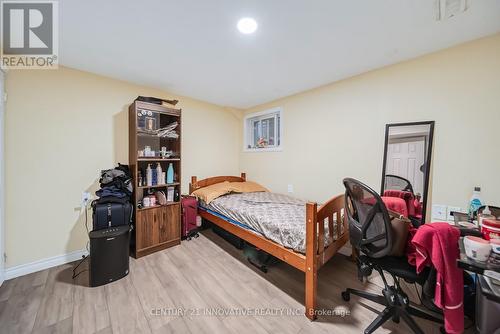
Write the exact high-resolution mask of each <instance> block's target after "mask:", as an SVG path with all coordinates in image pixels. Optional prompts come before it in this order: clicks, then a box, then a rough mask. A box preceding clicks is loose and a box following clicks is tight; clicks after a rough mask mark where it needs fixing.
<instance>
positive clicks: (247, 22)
mask: <svg viewBox="0 0 500 334" xmlns="http://www.w3.org/2000/svg"><path fill="white" fill-rule="evenodd" d="M237 27H238V30H239V31H240V32H241V33H242V34H252V33H254V32H255V30H257V21H255V20H254V19H252V18H251V17H244V18H242V19H240V20H239V21H238V25H237Z"/></svg>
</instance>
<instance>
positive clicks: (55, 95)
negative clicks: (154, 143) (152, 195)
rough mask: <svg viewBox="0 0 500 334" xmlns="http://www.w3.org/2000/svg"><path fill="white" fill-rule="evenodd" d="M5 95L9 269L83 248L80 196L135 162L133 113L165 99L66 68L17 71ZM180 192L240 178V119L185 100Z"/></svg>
mask: <svg viewBox="0 0 500 334" xmlns="http://www.w3.org/2000/svg"><path fill="white" fill-rule="evenodd" d="M6 90H7V94H8V101H7V105H6V127H5V128H6V134H5V136H6V151H5V153H6V177H5V179H6V193H5V195H6V196H5V198H6V235H7V236H8V237H7V238H6V253H7V263H6V267H12V266H15V265H19V264H25V263H29V262H32V261H36V260H40V259H44V258H47V257H51V256H57V255H61V254H65V253H68V252H71V251H75V250H81V249H83V248H84V247H85V243H86V240H87V238H86V235H85V227H84V220H83V216H82V215H81V214H80V211H79V208H78V207H79V204H80V201H81V194H82V191H86V190H91V191H92V192H94V191H95V190H96V187H97V180H98V174H99V171H100V170H101V169H105V168H111V167H113V165H114V164H115V163H116V162H122V163H128V116H127V115H128V114H127V108H128V105H129V104H130V103H131V102H132V101H133V100H134V99H135V98H136V97H137V96H138V95H146V96H158V97H166V98H172V97H175V96H172V95H170V94H168V93H165V92H162V91H158V90H154V89H150V88H146V87H141V86H137V85H133V84H129V83H125V82H122V81H117V80H113V79H109V78H105V77H102V76H97V75H93V74H90V73H86V72H81V71H77V70H73V69H68V68H61V69H59V70H56V71H48V70H47V71H42V70H39V71H11V72H9V73H8V74H7V80H6ZM175 98H178V99H179V100H180V103H179V105H180V107H181V108H182V109H183V128H182V133H183V138H182V139H183V141H182V144H183V164H182V169H183V170H182V176H183V180H182V185H183V190H184V192H187V190H188V188H187V185H188V180H189V177H190V176H191V175H200V176H201V177H206V176H209V175H213V174H236V173H238V171H239V167H238V152H239V148H240V146H239V144H238V141H237V140H234V141H233V140H231V139H233V138H238V137H239V120H238V118H237V116H238V112H237V111H234V112H233V111H232V110H229V109H225V108H222V107H218V106H215V105H211V104H207V103H203V102H200V101H196V100H193V99H189V98H186V97H175Z"/></svg>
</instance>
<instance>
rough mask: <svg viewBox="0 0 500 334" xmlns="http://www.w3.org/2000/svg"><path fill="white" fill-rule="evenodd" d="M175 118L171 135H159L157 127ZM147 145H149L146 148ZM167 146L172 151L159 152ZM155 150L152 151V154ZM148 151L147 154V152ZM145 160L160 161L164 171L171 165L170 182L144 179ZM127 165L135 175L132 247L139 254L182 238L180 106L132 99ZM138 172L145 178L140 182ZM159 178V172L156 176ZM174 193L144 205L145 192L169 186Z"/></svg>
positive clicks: (148, 194) (164, 188) (176, 241)
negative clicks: (175, 106)
mask: <svg viewBox="0 0 500 334" xmlns="http://www.w3.org/2000/svg"><path fill="white" fill-rule="evenodd" d="M174 122H177V124H178V125H177V126H176V127H175V129H174V130H173V132H175V133H177V134H178V138H172V136H159V135H158V133H157V132H158V130H159V129H162V128H165V127H167V126H169V125H172V123H174ZM147 147H149V149H147ZM162 147H163V148H166V150H167V151H172V153H171V155H169V154H162V153H161V150H162ZM152 152H154V154H152ZM146 155H147V156H146ZM148 164H149V165H150V166H151V168H152V169H155V168H156V166H157V164H160V165H161V168H162V170H163V171H164V172H167V169H168V166H169V164H172V166H173V169H174V180H173V181H174V182H173V183H169V184H153V185H147V183H146V180H145V179H146V168H147V167H148ZM129 165H130V169H131V171H132V175H133V179H134V194H133V200H134V229H133V232H132V238H131V251H132V255H133V256H134V257H135V258H139V257H142V256H145V255H148V254H151V253H154V252H157V251H159V250H162V249H166V248H168V247H172V246H175V245H178V244H180V242H181V206H180V198H181V196H180V194H181V183H180V182H181V181H180V180H181V110H180V109H174V108H168V107H166V106H164V105H158V104H153V103H147V102H141V101H135V102H134V103H132V104H131V105H130V107H129ZM139 176H142V177H143V179H144V182H143V183H141V184H140V183H139ZM157 179H159V176H157ZM172 189H173V193H174V196H173V198H171V199H172V200H171V201H168V202H167V203H166V204H163V205H160V204H158V203H157V204H156V205H154V206H150V207H144V206H143V198H144V197H145V196H154V193H155V192H156V191H163V192H164V193H165V195H167V193H168V190H170V191H171V193H172Z"/></svg>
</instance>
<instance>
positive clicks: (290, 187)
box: [288, 184, 293, 193]
mask: <svg viewBox="0 0 500 334" xmlns="http://www.w3.org/2000/svg"><path fill="white" fill-rule="evenodd" d="M288 192H289V193H293V184H289V185H288Z"/></svg>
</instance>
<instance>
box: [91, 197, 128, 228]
mask: <svg viewBox="0 0 500 334" xmlns="http://www.w3.org/2000/svg"><path fill="white" fill-rule="evenodd" d="M92 220H93V226H92V227H93V228H92V230H93V231H97V230H101V229H105V228H109V227H115V226H122V225H128V224H130V223H131V222H132V204H130V203H129V202H126V203H94V205H93V214H92Z"/></svg>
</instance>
